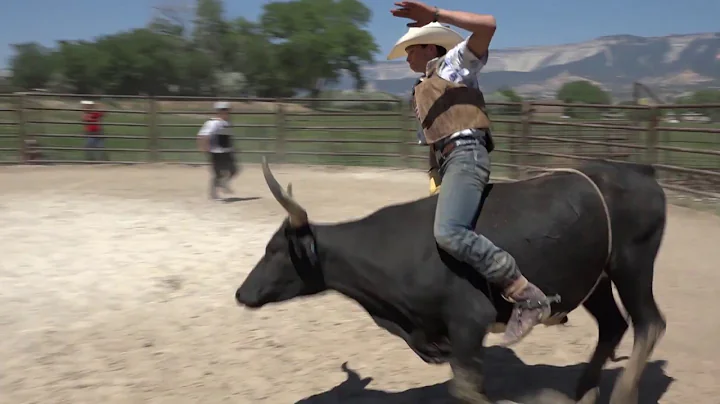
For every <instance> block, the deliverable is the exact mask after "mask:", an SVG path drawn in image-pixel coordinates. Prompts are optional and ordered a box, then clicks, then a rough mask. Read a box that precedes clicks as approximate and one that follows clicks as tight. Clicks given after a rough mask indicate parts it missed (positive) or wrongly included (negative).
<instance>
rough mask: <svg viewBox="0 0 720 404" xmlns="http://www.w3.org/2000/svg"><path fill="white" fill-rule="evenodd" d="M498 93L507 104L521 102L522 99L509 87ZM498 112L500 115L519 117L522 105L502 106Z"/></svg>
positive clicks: (501, 89)
mask: <svg viewBox="0 0 720 404" xmlns="http://www.w3.org/2000/svg"><path fill="white" fill-rule="evenodd" d="M498 93H500V94H501V95H503V96H504V97H505V99H507V101H508V102H518V103H521V102H523V98H522V97H521V96H520V95H518V93H516V92H515V90H513V89H512V88H510V87H505V86H503V87H502V88H500V89H499V90H498ZM499 110H500V111H499V112H500V113H501V114H502V115H512V116H519V115H520V113H521V112H522V105H504V106H503V107H502V108H500V109H499Z"/></svg>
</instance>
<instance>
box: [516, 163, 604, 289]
mask: <svg viewBox="0 0 720 404" xmlns="http://www.w3.org/2000/svg"><path fill="white" fill-rule="evenodd" d="M543 171H545V172H544V173H542V174H539V175H536V176H534V177H530V178H525V179H524V180H522V181H529V180H533V179H535V178H540V177H545V176H548V175H550V174H552V173H553V172H565V173H572V174H577V175H579V176H581V177H583V178H585V179H586V180H588V182H589V183H590V185H592V187H593V188H594V189H595V192H597V194H598V196H599V197H600V202H601V203H602V206H603V209H604V210H605V218H606V221H607V229H608V248H607V257H606V258H605V267H607V265H608V263H610V256H611V254H612V242H613V232H612V222H611V219H610V209H609V208H608V205H607V202H605V197H604V196H603V194H602V191H600V187H598V186H597V184H596V183H595V181H593V180H592V179H591V178H590V177H588V175H587V174H585V173H584V172H582V171H580V170H577V169H575V168H569V167H560V168H545V169H543ZM603 274H604V272H603ZM600 279H602V276H601V277H600ZM600 279H598V283H599V282H600ZM595 286H597V284H596V285H595ZM594 290H595V287H593V288H592V290H591V291H590V294H592V292H593V291H594ZM590 294H588V296H589V295H590Z"/></svg>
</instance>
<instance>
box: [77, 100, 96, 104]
mask: <svg viewBox="0 0 720 404" xmlns="http://www.w3.org/2000/svg"><path fill="white" fill-rule="evenodd" d="M80 104H82V105H95V101H90V100H82V101H80Z"/></svg>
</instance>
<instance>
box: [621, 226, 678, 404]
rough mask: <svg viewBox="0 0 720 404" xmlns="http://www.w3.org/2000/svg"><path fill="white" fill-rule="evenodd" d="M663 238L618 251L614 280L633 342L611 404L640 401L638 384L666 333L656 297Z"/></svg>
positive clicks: (630, 403) (629, 403) (626, 403)
mask: <svg viewBox="0 0 720 404" xmlns="http://www.w3.org/2000/svg"><path fill="white" fill-rule="evenodd" d="M660 237H661V235H660V234H658V235H656V239H655V240H652V241H651V242H648V243H647V244H648V245H645V246H635V247H636V248H635V249H633V250H630V251H629V250H623V251H619V254H618V256H617V257H616V262H615V265H613V268H612V269H611V279H612V281H613V283H614V284H615V286H616V287H617V290H618V294H619V295H620V299H621V300H622V302H623V305H624V306H625V309H626V310H627V312H628V314H629V315H630V318H631V319H632V324H633V331H634V334H635V335H634V337H635V339H634V342H633V350H632V354H631V355H630V359H629V360H628V362H627V365H626V366H625V371H624V372H623V373H622V374H621V375H620V377H619V379H618V380H617V382H616V383H615V388H614V389H613V392H612V395H611V397H610V404H634V403H637V401H638V382H639V381H640V377H641V375H642V372H643V370H645V366H646V364H647V361H648V359H650V356H651V355H652V352H653V350H654V349H655V345H656V344H657V343H658V341H659V340H660V339H661V338H662V336H663V335H664V333H665V327H666V322H665V318H664V316H663V315H662V313H661V312H660V309H659V308H658V306H657V304H656V303H655V298H654V296H653V290H652V287H653V271H654V262H655V256H656V254H657V251H658V248H659V245H660Z"/></svg>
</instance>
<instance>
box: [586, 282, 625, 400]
mask: <svg viewBox="0 0 720 404" xmlns="http://www.w3.org/2000/svg"><path fill="white" fill-rule="evenodd" d="M583 306H584V307H585V309H586V310H587V311H588V312H589V313H590V314H591V315H592V316H593V317H595V321H597V324H598V331H599V333H598V334H599V335H598V342H597V346H596V347H595V352H593V354H592V357H591V359H590V363H588V365H587V366H586V367H585V370H584V371H583V374H582V376H580V380H579V381H578V385H577V390H576V391H575V399H577V400H580V399H581V398H583V397H585V395H586V394H587V392H589V391H590V390H592V389H595V388H597V387H598V385H599V384H600V374H601V372H602V368H603V365H605V362H607V360H608V358H610V357H611V356H613V354H614V352H615V348H616V347H617V346H618V344H620V341H621V340H622V337H623V335H624V334H625V331H627V328H628V324H627V321H625V318H624V317H623V316H622V313H620V309H619V308H618V306H617V303H615V298H614V297H613V293H612V283H611V282H610V279H609V278H607V277H605V278H603V279H601V280H600V282H599V283H598V285H597V287H596V288H595V291H593V293H592V294H591V295H590V296H589V297H588V298H587V300H586V301H585V303H584V304H583Z"/></svg>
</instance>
